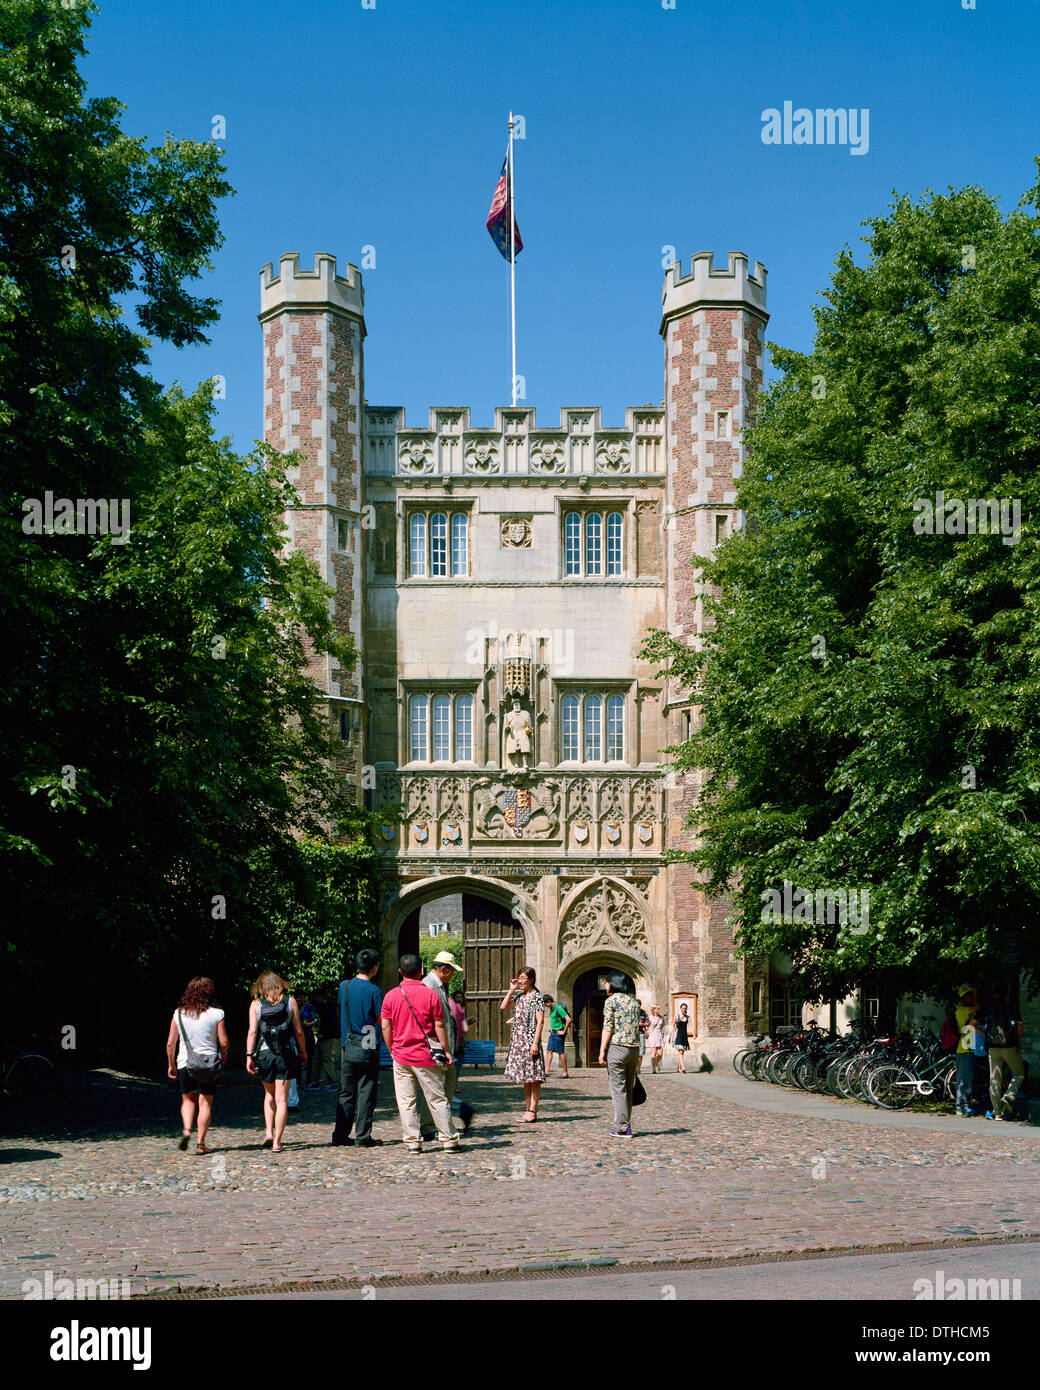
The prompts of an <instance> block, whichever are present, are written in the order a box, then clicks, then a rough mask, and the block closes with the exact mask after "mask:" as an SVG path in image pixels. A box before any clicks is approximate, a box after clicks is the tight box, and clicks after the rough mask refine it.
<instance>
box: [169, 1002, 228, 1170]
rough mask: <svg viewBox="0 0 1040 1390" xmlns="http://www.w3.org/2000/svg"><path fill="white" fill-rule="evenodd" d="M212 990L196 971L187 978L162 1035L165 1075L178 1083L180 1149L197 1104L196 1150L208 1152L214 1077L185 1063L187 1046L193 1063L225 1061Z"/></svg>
mask: <svg viewBox="0 0 1040 1390" xmlns="http://www.w3.org/2000/svg"><path fill="white" fill-rule="evenodd" d="M216 994H217V991H216V988H215V986H214V984H213V981H212V980H210V979H207V978H206V976H205V975H196V977H195V979H193V980H189V981H188V983H187V985H186V987H185V990H184V993H183V994H182V995H181V997H180V1000H179V1002H178V1004H177V1007H176V1009H174V1011H173V1018H172V1019H171V1020H170V1032H169V1036H168V1037H167V1039H166V1061H167V1075H168V1076H169V1078H170V1080H171V1081H176V1082H178V1083H179V1085H180V1091H181V1128H182V1133H181V1138H180V1144H179V1146H178V1147H179V1148H181V1149H182V1150H183V1149H186V1148H187V1147H188V1143H189V1141H190V1139H191V1131H192V1128H193V1126H194V1124H195V1107H196V1106H198V1118H199V1132H198V1140H197V1142H196V1145H195V1152H196V1153H197V1154H207V1153H209V1149H207V1148H206V1134H207V1132H208V1131H209V1125H210V1120H211V1119H212V1118H213V1095H214V1092H215V1091H216V1089H217V1077H216V1076H214V1077H212V1078H208V1077H205V1076H203V1075H200V1073H199V1072H198V1071H197V1070H193V1069H192V1068H191V1067H189V1066H188V1060H189V1059H188V1051H189V1048H190V1050H191V1053H192V1056H193V1057H194V1059H195V1062H196V1066H203V1067H207V1068H208V1067H213V1066H215V1065H216V1063H217V1061H218V1059H219V1060H220V1061H221V1062H222V1063H224V1064H225V1065H226V1063H227V1054H228V1045H229V1043H228V1035H227V1028H226V1027H225V1024H224V1010H223V1009H218V1008H216V1007H215V1005H214V1002H213V1001H214V999H215V998H216Z"/></svg>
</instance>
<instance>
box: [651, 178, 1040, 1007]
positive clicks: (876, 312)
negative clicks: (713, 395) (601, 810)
mask: <svg viewBox="0 0 1040 1390" xmlns="http://www.w3.org/2000/svg"><path fill="white" fill-rule="evenodd" d="M1038 167H1040V164H1038ZM1038 204H1040V186H1038V187H1036V188H1034V189H1033V190H1032V191H1031V192H1030V193H1028V194H1027V196H1026V197H1025V198H1024V199H1023V201H1022V203H1021V204H1020V206H1019V207H1018V209H1017V210H1015V211H1013V212H1011V213H1010V214H1009V215H1006V216H1005V215H1003V214H1002V212H1001V210H1000V208H999V206H998V204H997V202H996V200H995V199H993V198H992V197H990V196H989V195H988V194H986V193H985V192H984V191H983V190H982V189H980V188H966V189H963V190H961V191H954V190H950V191H949V192H948V193H947V194H943V195H932V194H929V195H928V196H926V197H924V198H923V199H921V200H920V201H916V202H915V201H912V200H911V199H909V198H907V197H898V198H896V199H895V201H894V202H893V203H892V205H891V206H890V208H889V210H888V212H887V213H886V215H884V216H882V217H878V218H875V219H873V220H871V221H870V222H869V223H868V224H867V226H868V227H869V232H868V234H867V236H866V238H865V240H866V243H867V247H868V251H869V256H868V258H867V260H866V263H865V264H858V263H857V262H856V260H855V259H854V257H853V255H852V253H851V252H850V251H849V250H848V249H846V250H844V251H843V252H842V253H841V255H840V256H839V257H838V258H837V262H836V267H835V271H834V274H833V277H832V280H831V283H830V286H829V288H828V289H827V290H826V292H825V293H824V295H823V303H822V304H821V305H820V306H819V307H818V309H817V310H816V334H815V341H814V344H813V349H812V351H811V353H809V354H807V355H802V354H799V353H796V352H793V351H790V350H785V349H781V348H775V347H774V348H773V349H772V356H773V360H774V362H775V363H776V365H777V367H778V369H779V376H778V379H777V380H776V381H775V383H774V384H773V385H772V386H771V387H770V389H769V390H768V391H767V392H766V393H764V395H763V396H762V397H761V398H760V401H759V404H758V414H757V421H756V423H755V425H754V428H753V429H752V430H751V431H750V435H749V440H748V442H749V444H750V457H749V459H748V462H747V465H746V471H745V475H744V477H743V478H742V479H741V482H740V490H739V497H738V505H739V506H740V507H741V508H742V509H743V510H744V512H745V514H746V517H747V525H746V527H745V529H744V530H743V532H741V533H738V534H736V535H735V536H733V537H732V538H731V539H730V540H728V541H726V542H725V543H724V544H723V545H722V546H721V547H720V548H719V549H718V551H717V552H716V553H715V555H714V557H713V558H712V559H711V560H710V561H709V562H707V563H704V564H703V576H702V577H703V579H704V581H705V582H706V584H707V585H709V586H711V594H710V595H709V597H708V598H707V599H706V612H707V615H708V625H710V630H709V631H707V632H706V633H705V634H704V637H703V640H702V641H701V643H700V644H699V649H698V650H696V651H692V650H690V649H689V648H688V647H683V646H682V645H680V644H679V643H677V642H675V641H673V640H672V639H670V638H669V637H668V635H667V634H665V633H660V632H659V633H656V634H654V635H653V637H652V639H651V641H650V642H649V644H648V647H647V652H648V654H649V655H651V656H656V657H658V658H659V659H660V660H662V661H663V662H664V663H665V664H666V666H667V667H668V668H670V669H671V671H672V672H673V674H674V675H675V677H676V678H677V680H679V681H680V682H683V683H685V684H686V685H687V686H688V687H689V689H690V690H691V692H692V694H693V698H694V699H695V701H696V702H697V703H698V704H699V705H700V707H701V716H702V717H701V721H700V723H699V727H698V728H697V730H696V732H695V734H694V736H693V738H692V739H691V740H690V741H689V742H688V743H687V744H685V745H683V746H682V747H681V749H679V750H678V752H677V758H676V761H677V765H678V766H679V767H681V768H686V769H693V768H701V769H704V774H703V777H702V781H701V791H700V795H699V798H698V802H697V804H696V807H695V810H694V812H693V816H692V822H691V823H692V824H693V825H694V826H695V827H696V830H697V832H698V844H699V848H697V849H696V850H695V851H694V852H693V853H692V854H691V855H690V858H692V859H693V861H694V862H695V863H696V864H697V865H699V866H700V868H701V869H702V871H703V873H704V877H705V881H706V883H707V884H708V886H709V888H710V891H712V892H713V893H719V892H722V891H724V890H726V889H727V888H728V889H731V890H733V891H734V892H735V894H736V905H737V915H738V919H739V920H738V924H737V925H738V928H739V940H740V943H741V946H742V948H743V949H744V951H745V952H747V953H752V954H759V953H764V952H768V951H772V950H781V951H784V952H786V953H788V954H789V955H790V956H791V957H792V958H793V960H794V963H795V968H796V969H797V970H798V972H799V973H800V975H801V978H802V982H803V984H804V985H805V987H806V989H807V991H808V992H809V993H810V994H815V995H816V996H817V997H826V996H827V995H831V994H839V995H840V994H842V993H844V992H845V991H846V990H847V989H848V988H850V987H852V986H854V985H855V984H856V983H858V982H859V981H861V980H862V979H863V978H865V977H868V976H869V977H873V978H874V979H876V980H878V981H881V982H882V983H883V984H887V985H888V986H890V987H892V988H894V989H896V990H904V989H906V990H911V991H913V990H932V991H935V990H936V989H937V988H940V987H941V986H943V985H949V984H950V983H952V982H953V981H954V978H955V977H958V976H964V975H965V974H967V975H969V976H970V975H971V974H972V972H973V971H974V970H976V969H979V970H983V971H986V970H991V969H995V968H997V967H1000V968H1003V967H1005V966H1011V967H1014V966H1015V965H1016V964H1017V962H1018V959H1019V957H1021V960H1022V964H1023V965H1024V966H1025V968H1026V970H1027V972H1029V973H1030V974H1032V975H1033V976H1034V977H1035V975H1036V973H1037V969H1038V965H1040V933H1038V931H1037V918H1038V910H1040V835H1038V823H1040V623H1038V617H1040V614H1038V602H1040V552H1038V547H1037V533H1036V518H1037V516H1038V515H1040V470H1038V464H1040V217H1038ZM937 492H942V493H943V494H944V498H945V499H947V500H948V499H962V500H968V501H970V500H971V499H1007V500H1008V502H1009V503H1011V502H1013V501H1016V500H1017V502H1018V504H1019V506H1020V511H1021V528H1020V535H1019V536H1018V538H1017V540H1014V541H1013V540H1012V539H1011V536H1010V534H1008V535H1001V534H979V533H976V534H971V535H970V534H955V533H954V534H950V533H948V531H945V530H943V529H942V526H941V525H940V527H939V528H937V533H935V534H928V533H927V532H926V531H925V530H924V526H925V524H926V521H927V509H926V508H925V507H924V506H923V503H922V499H929V500H930V501H931V502H932V505H933V508H934V505H935V498H936V494H937ZM939 514H940V518H942V517H945V516H947V515H949V518H950V520H949V525H951V526H956V525H957V524H958V522H957V519H956V514H955V512H947V510H946V509H945V507H944V503H940V508H939ZM1012 514H1013V512H1012V509H1011V507H1010V506H1009V508H1008V512H1007V513H1006V515H1007V517H1008V519H1009V520H1010V518H1011V516H1012ZM915 522H916V523H917V524H916V529H915ZM1005 529H1006V530H1007V531H1008V532H1009V533H1010V532H1011V529H1012V528H1011V527H1010V526H1008V527H1007V528H1005ZM784 880H787V881H788V882H790V883H791V884H794V885H798V886H800V887H802V888H805V889H815V890H819V889H836V888H843V887H844V888H853V887H855V888H863V889H867V890H868V891H869V894H870V898H869V928H868V930H866V931H860V932H855V931H853V930H852V929H851V926H850V924H849V923H848V922H846V923H845V924H843V925H842V924H834V925H828V924H826V923H824V924H823V925H822V926H821V925H819V924H817V923H813V924H811V925H807V924H804V923H798V922H794V923H792V922H789V921H788V922H775V921H773V922H770V921H763V920H762V915H763V914H762V904H763V898H762V894H763V893H764V892H766V891H768V890H771V889H780V888H781V886H782V883H783V881H784Z"/></svg>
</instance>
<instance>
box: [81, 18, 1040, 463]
mask: <svg viewBox="0 0 1040 1390" xmlns="http://www.w3.org/2000/svg"><path fill="white" fill-rule="evenodd" d="M99 5H100V12H99V14H97V15H96V16H95V17H94V23H93V28H92V32H91V35H90V37H89V40H88V42H89V47H90V56H89V58H88V60H87V63H86V66H85V73H86V76H87V79H88V82H89V84H90V89H91V91H92V92H93V93H94V94H97V95H114V96H117V97H118V98H119V99H120V100H121V101H123V102H124V103H125V104H126V107H127V111H126V113H125V116H124V128H125V129H126V130H127V131H128V132H129V133H131V134H134V135H144V136H146V137H147V138H148V139H149V140H150V141H151V142H153V143H158V142H159V141H160V140H161V139H162V137H163V135H164V133H165V132H166V131H171V132H173V133H174V134H176V135H178V136H191V137H194V138H198V139H207V138H209V136H210V134H211V130H212V118H213V117H214V116H215V115H222V116H224V117H225V119H226V122H227V139H226V141H225V142H223V147H224V149H225V151H226V159H227V165H228V172H229V177H230V180H231V182H232V184H233V185H234V186H235V188H236V189H237V196H236V197H234V198H231V199H228V200H227V201H226V202H225V203H224V204H223V207H222V222H223V229H224V233H225V236H226V241H225V244H224V245H223V247H221V249H220V250H219V252H218V253H217V255H216V256H215V258H214V271H213V274H212V275H208V276H207V277H206V280H205V292H206V293H209V294H213V295H215V296H216V297H217V298H219V299H220V300H221V301H222V305H223V311H222V318H221V321H220V323H219V324H218V325H217V326H216V328H215V329H214V331H213V334H212V343H211V345H210V346H209V347H205V348H195V349H190V350H183V351H174V350H172V349H166V348H163V347H159V348H157V349H156V351H155V353H154V357H153V363H154V370H155V372H156V374H157V376H159V378H160V379H161V380H163V381H172V380H174V379H179V380H182V381H184V382H186V383H189V384H192V385H193V384H194V383H195V382H196V381H198V380H199V379H201V378H202V377H205V376H212V375H214V374H217V373H219V374H221V375H223V376H224V377H225V378H226V381H227V399H226V401H224V402H222V403H221V404H220V407H219V427H220V430H221V432H222V433H228V434H230V435H232V437H233V438H234V440H235V442H236V444H237V445H238V446H239V447H240V448H242V449H243V450H246V449H249V448H250V447H251V446H252V443H253V440H254V439H255V438H256V436H257V435H258V434H259V433H260V430H261V380H260V337H259V328H258V325H257V322H256V314H257V311H258V307H259V304H258V301H259V288H258V287H259V271H260V267H261V266H262V265H263V264H264V263H265V262H267V261H273V262H275V263H276V264H277V261H278V257H279V256H280V255H281V254H282V253H283V252H287V251H298V252H300V253H301V257H302V259H303V261H304V263H305V264H307V265H310V264H312V263H313V255H314V252H315V251H331V252H332V253H334V254H335V255H336V256H337V259H338V261H339V262H340V264H344V263H346V262H347V261H348V260H349V261H354V262H355V263H356V264H360V261H361V257H362V248H363V247H365V246H372V247H374V248H375V255H376V265H375V267H374V268H373V269H370V270H367V271H365V272H364V280H365V294H366V317H367V327H368V338H367V342H366V362H365V366H366V395H367V397H368V400H369V402H370V403H371V404H386V405H404V406H405V407H406V410H407V418H408V423H409V424H423V423H425V421H426V408H427V406H429V405H442V406H444V405H468V406H470V407H471V408H472V411H473V419H474V421H475V423H478V424H484V423H489V422H490V420H491V418H492V410H493V407H494V406H495V405H503V404H507V403H508V384H509V356H508V349H509V343H508V303H509V267H508V264H507V263H506V262H505V261H504V260H503V259H502V258H501V256H500V255H499V253H498V251H497V250H496V249H495V247H494V245H493V243H492V241H491V238H490V237H489V236H488V233H487V231H486V229H485V226H484V223H485V219H486V217H487V211H488V205H489V203H490V199H491V194H492V191H493V189H494V185H495V182H496V180H497V177H498V172H499V168H500V166H501V162H502V157H503V154H504V150H505V144H506V124H507V117H508V111H509V109H510V107H512V108H513V109H514V110H515V111H517V112H520V113H522V114H523V116H524V118H525V120H526V128H527V130H526V133H527V138H526V140H525V141H524V142H522V143H521V142H518V144H517V156H516V179H517V221H518V224H519V227H520V230H521V234H522V236H523V239H524V243H525V249H524V251H523V253H522V254H521V255H520V257H519V258H518V261H517V296H518V335H519V353H518V362H517V368H518V371H519V372H521V373H523V375H524V376H525V378H526V381H527V399H526V402H525V404H527V405H534V406H536V407H537V410H538V417H539V420H540V421H541V422H542V423H546V424H553V423H555V422H556V420H557V418H558V414H557V412H558V409H559V407H560V406H561V405H568V406H579V405H599V406H602V408H603V418H604V422H605V423H607V424H621V423H623V420H624V409H625V406H626V405H641V404H643V403H644V402H648V401H653V402H656V401H658V400H659V399H660V397H661V395H662V394H663V384H662V347H661V340H660V338H659V337H658V325H659V315H660V291H661V284H662V281H663V278H664V272H663V270H662V267H661V260H662V247H664V246H668V245H671V246H675V248H676V249H677V251H678V254H679V255H680V256H681V257H682V258H683V259H684V260H688V258H689V256H690V255H691V254H692V253H693V252H694V251H699V250H714V251H715V253H716V257H719V256H720V255H721V256H722V257H723V258H724V257H725V254H726V252H727V251H729V250H730V249H734V250H741V251H746V252H747V253H748V255H749V257H750V258H751V260H752V262H753V261H755V260H760V261H762V262H763V264H764V265H765V266H766V267H767V269H768V272H769V281H768V290H769V308H770V312H771V315H772V318H771V322H770V326H769V337H770V339H772V340H774V341H776V342H779V343H783V344H785V345H789V346H793V347H799V348H804V347H807V346H808V345H809V343H810V341H811V334H812V317H811V307H812V304H813V300H814V297H815V295H816V294H817V292H818V291H819V290H820V289H821V288H823V287H824V286H825V285H826V283H827V281H828V279H829V276H830V271H831V267H832V264H833V260H834V257H835V254H836V253H837V251H838V250H839V249H840V248H841V247H842V246H843V245H845V244H848V243H856V242H857V241H858V239H859V237H860V236H861V227H860V224H861V222H862V220H863V219H864V218H866V217H869V216H873V215H875V214H877V213H880V212H881V211H882V210H883V209H884V208H885V206H886V205H887V203H888V200H889V196H890V194H891V192H892V190H893V189H898V190H901V191H907V192H910V193H912V194H914V195H917V194H919V193H920V192H922V191H923V190H924V189H925V188H928V187H932V188H936V189H942V188H945V187H946V186H947V185H950V184H952V185H954V186H962V185H964V184H969V183H978V184H981V185H983V186H984V187H986V188H988V189H990V190H991V191H993V192H994V193H996V194H997V195H998V196H999V197H1000V198H1001V199H1002V201H1003V203H1004V205H1005V206H1006V207H1011V206H1013V205H1014V204H1015V203H1017V202H1018V199H1019V198H1020V196H1021V194H1022V192H1023V191H1024V190H1025V189H1026V188H1027V187H1029V186H1031V185H1032V183H1033V182H1034V181H1035V175H1034V169H1033V164H1032V160H1033V157H1034V155H1036V154H1037V153H1040V60H1038V58H1037V55H1038V54H1040V3H1037V0H977V8H976V9H975V10H965V9H964V8H963V3H962V0H883V3H879V0H847V2H846V3H834V4H832V3H825V0H747V3H740V0H730V2H729V3H726V4H722V3H715V2H714V0H712V3H707V0H675V8H674V9H665V8H663V6H662V4H661V0H610V2H608V3H604V4H600V5H594V4H584V3H564V0H554V2H549V0H520V3H517V0H512V3H504V2H503V0H460V2H459V3H453V0H376V4H375V8H374V9H364V8H363V7H362V4H361V0H309V3H308V4H307V5H306V6H303V5H299V4H295V3H292V2H291V0H290V2H289V3H285V4H274V3H272V2H271V0H221V3H213V0H158V3H157V4H155V5H147V4H143V3H141V0H99ZM785 100H790V101H792V102H793V103H794V105H795V106H796V107H797V106H806V107H809V108H813V109H815V108H816V107H842V108H863V107H866V108H869V112H870V117H869V120H870V146H869V152H868V153H867V154H865V155H863V156H855V155H853V154H851V153H850V151H849V149H848V148H843V147H840V146H830V147H827V146H815V145H808V146H767V145H764V144H763V142H762V138H761V132H762V111H763V110H764V109H765V108H767V107H778V108H779V107H782V106H783V103H784V101H785Z"/></svg>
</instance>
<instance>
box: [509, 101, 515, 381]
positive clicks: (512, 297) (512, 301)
mask: <svg viewBox="0 0 1040 1390" xmlns="http://www.w3.org/2000/svg"><path fill="white" fill-rule="evenodd" d="M509 319H510V325H511V330H512V333H511V336H512V344H513V359H512V360H513V372H512V375H511V377H510V379H509V385H510V391H511V396H512V403H513V405H514V406H515V405H516V201H515V189H514V185H513V113H512V111H510V113H509Z"/></svg>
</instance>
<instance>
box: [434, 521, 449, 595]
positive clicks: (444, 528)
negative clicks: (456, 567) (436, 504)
mask: <svg viewBox="0 0 1040 1390" xmlns="http://www.w3.org/2000/svg"><path fill="white" fill-rule="evenodd" d="M447 573H448V518H447V516H445V514H444V512H434V514H433V515H432V516H431V517H430V574H431V576H432V577H433V578H434V579H437V578H442V577H443V576H444V575H446V574H447Z"/></svg>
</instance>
